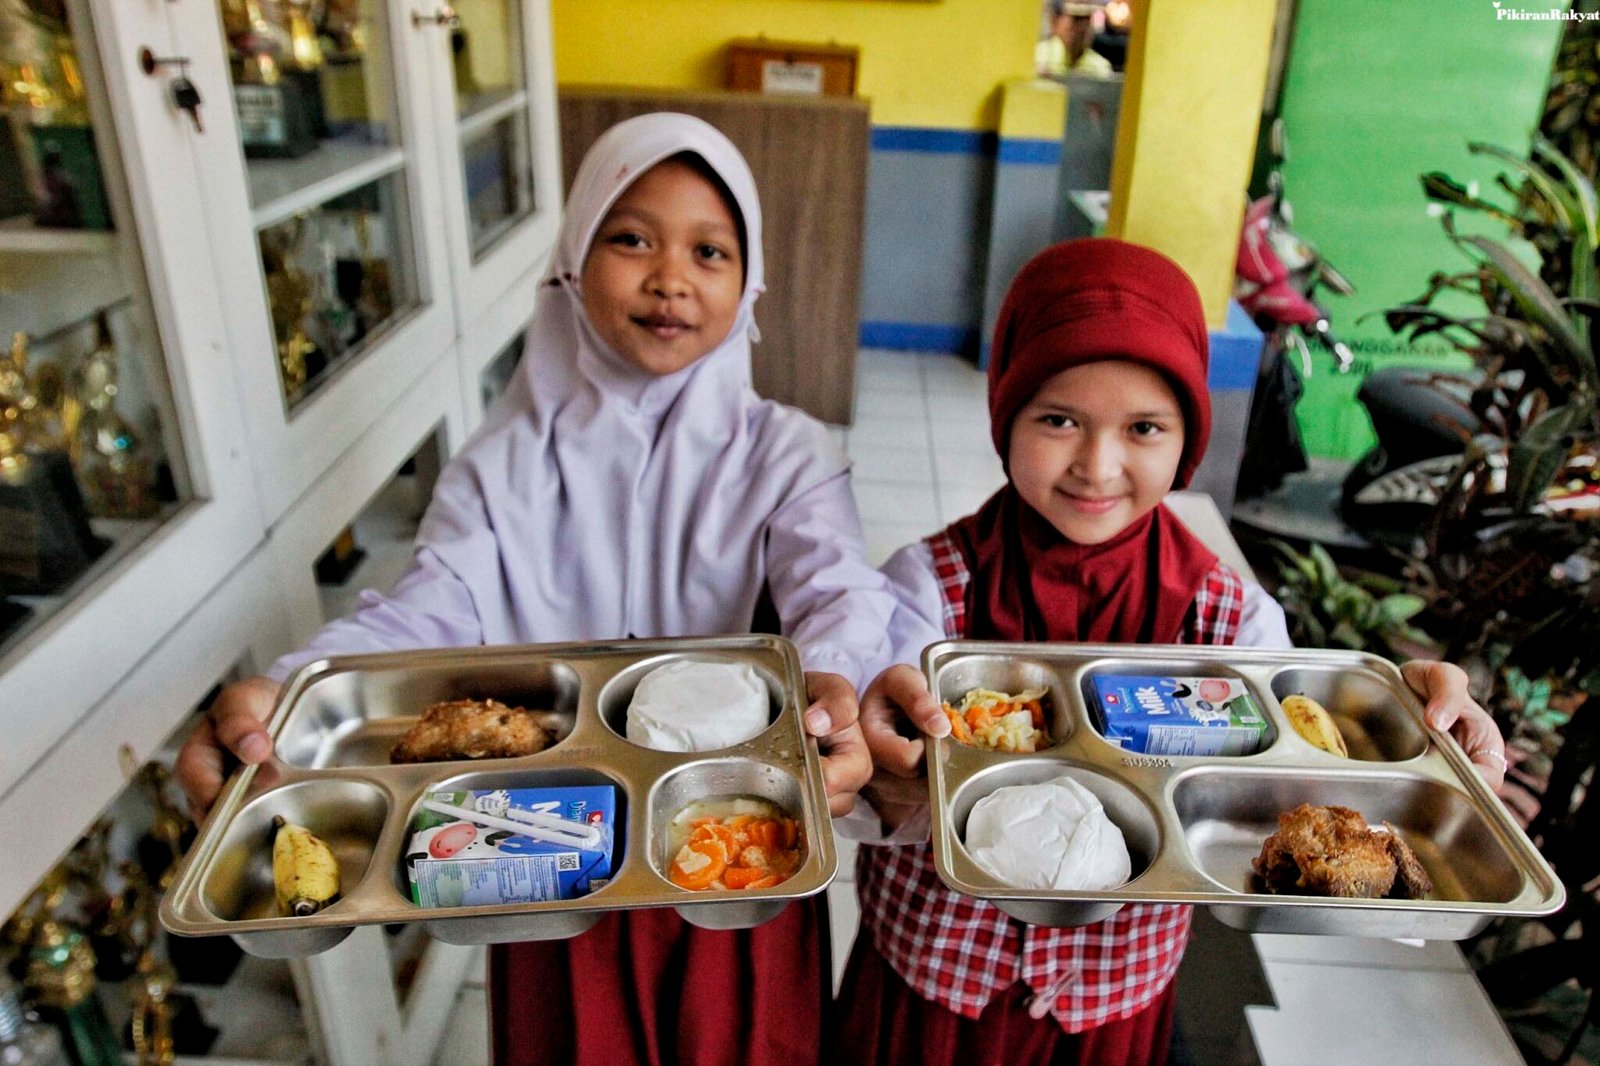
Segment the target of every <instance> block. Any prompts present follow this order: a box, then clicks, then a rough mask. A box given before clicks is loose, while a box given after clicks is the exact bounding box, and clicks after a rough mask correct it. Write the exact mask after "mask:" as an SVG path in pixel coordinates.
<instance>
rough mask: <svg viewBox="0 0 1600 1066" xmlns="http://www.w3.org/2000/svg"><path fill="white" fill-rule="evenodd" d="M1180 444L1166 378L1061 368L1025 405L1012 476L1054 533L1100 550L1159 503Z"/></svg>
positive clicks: (1093, 367) (1112, 367)
mask: <svg viewBox="0 0 1600 1066" xmlns="http://www.w3.org/2000/svg"><path fill="white" fill-rule="evenodd" d="M1183 446H1184V422H1183V408H1182V407H1181V406H1180V405H1179V403H1178V397H1177V395H1176V394H1175V393H1174V392H1173V391H1172V387H1171V386H1170V385H1168V384H1167V381H1166V379H1165V378H1163V377H1162V376H1161V375H1160V374H1159V373H1157V372H1156V371H1154V370H1151V369H1150V368H1149V367H1147V366H1143V365H1140V364H1138V363H1129V362H1123V361H1120V360H1101V361H1099V362H1094V363H1084V364H1083V365H1081V366H1075V367H1072V368H1071V369H1068V370H1063V371H1062V372H1061V373H1059V374H1057V375H1056V376H1055V377H1053V378H1051V379H1049V380H1048V381H1046V382H1045V383H1044V385H1043V387H1041V388H1040V389H1039V391H1038V393H1037V394H1035V395H1034V397H1033V399H1032V400H1030V401H1029V402H1028V403H1027V405H1026V406H1024V407H1023V408H1022V410H1021V411H1020V412H1019V413H1018V414H1017V417H1016V421H1015V422H1013V423H1012V426H1011V444H1010V455H1009V462H1008V470H1009V473H1010V475H1011V483H1012V484H1013V485H1015V486H1016V487H1017V492H1018V493H1019V494H1021V496H1022V498H1023V500H1025V501H1027V503H1028V505H1029V506H1030V507H1032V508H1033V509H1034V510H1035V511H1038V512H1039V513H1040V514H1041V515H1043V516H1044V517H1045V519H1046V520H1048V521H1049V523H1050V524H1051V525H1052V526H1054V527H1055V529H1056V532H1058V533H1060V534H1061V535H1062V536H1063V537H1066V538H1067V539H1068V540H1070V541H1072V542H1073V543H1075V544H1102V543H1104V542H1105V541H1108V540H1110V539H1111V538H1112V537H1114V536H1116V535H1117V534H1118V533H1120V532H1122V531H1123V530H1124V529H1126V528H1127V527H1128V526H1129V525H1130V524H1132V523H1133V522H1134V521H1135V520H1137V519H1139V518H1141V517H1143V516H1144V515H1145V514H1146V513H1147V512H1149V511H1151V510H1153V509H1154V508H1155V506H1156V505H1157V504H1159V503H1160V502H1161V500H1162V497H1164V496H1165V495H1166V494H1167V492H1168V490H1170V489H1171V488H1172V482H1173V479H1174V478H1175V477H1176V476H1177V473H1178V462H1179V460H1181V459H1182V458H1183Z"/></svg>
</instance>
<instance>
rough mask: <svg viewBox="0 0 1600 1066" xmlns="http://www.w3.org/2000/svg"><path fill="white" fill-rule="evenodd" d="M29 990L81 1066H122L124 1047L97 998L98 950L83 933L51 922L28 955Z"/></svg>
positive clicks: (47, 921) (43, 1016) (44, 924)
mask: <svg viewBox="0 0 1600 1066" xmlns="http://www.w3.org/2000/svg"><path fill="white" fill-rule="evenodd" d="M27 985H28V988H29V989H30V990H31V991H32V993H33V997H34V1002H35V1003H36V1004H37V1005H38V1008H39V1017H40V1018H41V1019H42V1020H44V1021H47V1022H50V1023H52V1024H54V1025H55V1026H56V1027H57V1028H58V1029H60V1030H61V1038H62V1041H63V1042H64V1043H65V1044H66V1045H67V1048H68V1051H69V1054H70V1055H71V1057H72V1060H73V1062H75V1063H77V1064H78V1066H121V1064H122V1042H121V1041H120V1040H119V1039H117V1033H116V1030H115V1029H113V1028H112V1026H111V1022H110V1020H109V1019H107V1018H106V1012H105V1009H104V1008H103V1007H101V1005H100V999H99V997H98V996H97V995H96V994H95V976H94V951H93V950H92V949H91V948H90V947H89V942H88V941H87V940H85V939H84V936H83V933H82V932H80V931H79V930H77V929H74V928H73V927H72V926H70V925H67V924H65V923H63V922H60V921H58V920H56V919H55V918H46V919H45V920H44V921H43V922H42V923H40V925H39V929H38V931H37V933H35V935H34V939H33V948H32V950H31V951H30V952H29V953H28V975H27Z"/></svg>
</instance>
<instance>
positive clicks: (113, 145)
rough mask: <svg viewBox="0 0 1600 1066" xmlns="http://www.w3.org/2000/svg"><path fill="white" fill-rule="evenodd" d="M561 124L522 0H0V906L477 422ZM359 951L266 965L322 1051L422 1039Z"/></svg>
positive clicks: (315, 604) (405, 1008) (549, 205)
mask: <svg viewBox="0 0 1600 1066" xmlns="http://www.w3.org/2000/svg"><path fill="white" fill-rule="evenodd" d="M559 148H560V143H559V136H558V132H557V117H556V106H555V85H554V67H553V60H552V56H551V42H550V16H549V2H548V0H456V2H454V3H453V4H450V5H446V4H444V3H442V2H439V0H420V2H419V3H414V4H404V5H401V4H389V3H384V2H382V0H0V734H3V735H4V736H5V738H6V739H5V743H4V744H0V852H3V853H4V854H5V855H6V856H7V861H6V863H5V864H3V868H0V921H4V919H5V917H6V916H7V915H8V914H13V913H16V912H18V909H19V908H21V907H23V906H24V905H25V904H27V903H28V901H30V900H35V901H37V898H38V890H39V886H40V885H41V884H46V883H49V881H50V877H51V876H52V874H53V873H54V872H55V871H57V870H58V868H59V864H60V863H61V861H62V859H63V857H64V856H66V854H67V853H68V851H69V849H72V848H73V846H74V844H75V842H78V841H79V840H80V838H81V837H83V835H84V834H85V833H86V832H88V831H89V829H90V827H91V826H93V825H96V824H97V820H98V819H99V818H100V817H101V815H102V812H104V811H105V810H107V809H108V807H109V806H111V805H113V804H114V803H115V802H116V801H117V799H118V797H119V795H123V794H124V793H125V792H126V790H127V787H128V782H129V780H130V779H131V777H132V776H133V775H134V774H135V773H136V771H137V770H138V768H139V767H140V766H141V765H146V764H149V763H150V762H151V761H152V760H157V761H159V760H160V759H162V758H166V759H167V760H168V761H170V757H171V754H172V751H173V738H174V737H181V735H183V734H184V733H185V732H187V730H188V729H189V728H191V727H192V724H193V717H192V716H193V714H194V709H195V708H196V707H197V706H200V705H202V704H203V702H204V700H205V698H206V694H207V693H208V691H210V690H212V689H213V687H214V685H215V684H217V683H218V682H219V680H222V679H225V678H228V677H232V676H241V675H245V674H248V673H251V672H255V671H258V670H260V669H262V668H264V667H265V666H266V665H267V664H268V663H270V662H271V660H272V658H274V657H275V656H276V655H278V654H281V653H283V652H285V651H287V650H290V649H291V648H292V647H294V646H296V645H297V644H298V643H300V642H301V641H303V640H304V639H305V638H306V637H308V636H309V635H310V633H311V632H312V631H314V630H315V629H316V628H317V627H318V626H320V625H321V624H322V622H323V621H325V620H326V617H327V614H328V611H329V610H330V607H329V602H330V601H329V600H328V598H327V597H326V596H325V595H324V594H323V591H322V590H320V589H319V585H318V580H319V577H318V575H319V573H320V574H321V576H322V579H323V580H324V581H330V580H343V579H347V578H348V577H349V570H350V569H351V568H352V567H354V566H355V565H356V564H357V563H358V562H359V561H360V559H361V553H360V551H359V546H358V545H357V544H356V543H355V542H356V539H357V538H358V537H359V535H360V530H361V529H362V526H361V525H360V523H359V522H358V521H357V520H358V518H359V517H360V515H361V514H362V513H363V511H364V510H365V509H366V507H367V504H368V502H369V501H372V500H373V499H375V498H378V497H380V496H381V495H382V494H383V493H384V492H385V491H386V486H389V485H391V484H392V483H393V481H394V479H395V477H396V472H397V471H399V470H401V469H402V467H403V468H404V471H405V473H404V476H406V477H412V476H418V475H413V474H412V473H410V472H411V471H413V470H418V469H420V470H422V472H423V473H422V475H420V476H423V477H425V476H427V474H428V472H429V471H434V470H436V469H437V466H438V464H439V463H440V462H442V461H443V460H444V459H446V458H448V456H449V454H450V453H451V452H452V451H454V450H455V449H456V448H458V447H459V446H460V444H461V442H462V441H463V440H464V439H465V438H466V436H467V434H468V433H469V432H470V431H471V429H472V428H473V427H474V426H475V425H476V424H477V423H478V421H479V420H480V419H481V417H482V413H483V410H484V406H485V404H486V403H487V399H486V397H487V396H489V395H490V394H491V393H492V391H493V390H492V388H491V387H490V383H491V382H493V381H497V380H500V379H502V378H503V376H504V374H505V365H506V360H507V355H506V353H507V352H510V351H514V350H516V346H517V339H518V337H519V336H520V334H521V331H522V330H523V329H524V328H525V326H526V324H527V319H528V316H529V314H530V313H531V309H532V307H533V303H534V301H533V295H534V292H535V290H536V288H537V282H538V275H539V272H540V270H541V269H542V267H543V265H544V263H545V262H546V260H547V257H548V255H549V252H550V249H551V246H552V244H553V242H554V239H555V234H556V229H557V226H558V222H559V217H560V210H561V193H562V189H561V171H560V167H559V158H558V154H559ZM163 753H165V754H164V755H163ZM114 865H115V864H113V866H114ZM3 950H5V949H4V946H3V944H0V951H3ZM390 950H391V949H390V947H389V946H387V945H386V944H385V942H384V937H383V935H382V934H375V935H374V937H373V938H368V939H367V940H365V941H364V942H363V941H360V938H352V942H351V947H350V948H349V950H348V951H346V950H345V949H343V948H341V949H340V951H336V952H330V953H329V954H328V956H326V957H319V958H318V959H316V960H314V961H313V962H311V963H310V964H307V965H301V964H296V968H295V980H294V984H295V987H296V988H298V989H299V990H300V992H301V995H302V998H303V999H306V1000H307V1002H306V1004H305V1010H304V1015H305V1017H306V1019H307V1023H308V1025H310V1026H311V1028H312V1030H313V1031H312V1032H311V1033H310V1046H311V1047H312V1048H313V1050H315V1051H316V1053H317V1054H318V1056H319V1057H320V1058H321V1059H323V1060H324V1061H328V1062H340V1063H358V1062H375V1061H380V1057H381V1055H380V1051H379V1048H382V1047H385V1046H386V1047H388V1048H389V1049H391V1050H392V1049H394V1048H397V1047H406V1048H408V1049H411V1050H408V1051H407V1052H406V1053H405V1056H406V1061H411V1060H412V1059H415V1060H416V1061H418V1062H421V1061H425V1057H426V1054H427V1053H428V1049H429V1048H430V1047H431V1045H430V1044H429V1040H430V1039H432V1038H433V1037H434V1036H435V1035H436V1034H435V1033H434V1030H437V1029H440V1027H441V1026H442V1018H443V1017H446V1016H447V1015H448V1011H443V1012H442V1013H441V1007H440V1000H439V995H433V996H431V997H430V996H429V995H427V994H423V992H425V991H426V990H427V989H428V988H429V987H431V988H432V989H433V990H434V991H435V992H440V990H441V989H445V988H447V987H448V986H449V985H450V983H451V982H452V981H454V982H456V983H459V980H460V976H461V974H462V973H463V972H464V969H465V967H466V965H467V963H466V961H465V955H463V954H461V953H460V952H450V951H439V952H436V953H433V955H432V956H430V957H428V958H426V959H424V960H423V961H422V962H420V963H417V964H415V965H411V964H408V965H407V966H405V967H401V966H398V965H397V964H395V963H394V962H393V960H391V959H390V958H389V954H390ZM378 956H382V958H381V959H379V958H378ZM396 969H407V970H408V971H410V972H415V973H416V974H417V975H418V976H417V978H416V981H417V982H420V984H418V983H413V984H412V986H411V987H412V991H411V993H410V994H409V995H408V996H407V997H406V999H405V1002H404V1004H403V1005H402V1004H401V1002H400V998H399V996H398V994H397V993H396V991H395V989H394V987H393V985H392V983H390V982H389V981H388V975H389V974H391V973H392V972H393V971H394V970H396ZM375 975H376V976H375ZM333 988H338V989H339V999H338V1002H337V1007H338V1009H336V1010H335V1009H318V1006H317V1004H316V1003H315V1002H313V1001H314V1000H315V999H317V998H320V997H321V995H322V992H321V990H326V989H333ZM419 990H422V991H419ZM440 994H441V995H442V992H440ZM384 1054H387V1053H384ZM391 1059H392V1055H391Z"/></svg>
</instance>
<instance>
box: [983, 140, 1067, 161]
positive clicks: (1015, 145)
mask: <svg viewBox="0 0 1600 1066" xmlns="http://www.w3.org/2000/svg"><path fill="white" fill-rule="evenodd" d="M998 158H999V160H1000V162H1002V163H1042V164H1045V165H1047V166H1052V167H1055V166H1060V165H1061V142H1060V141H1059V140H1046V139H1044V138H1042V137H1002V138H1000V151H999V156H998Z"/></svg>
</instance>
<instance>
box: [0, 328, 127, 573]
mask: <svg viewBox="0 0 1600 1066" xmlns="http://www.w3.org/2000/svg"><path fill="white" fill-rule="evenodd" d="M39 407H40V400H39V393H38V389H37V386H36V384H35V383H34V382H33V381H32V380H31V379H30V378H29V375H28V336H27V334H25V333H18V334H16V335H15V336H14V338H13V340H12V344H11V352H10V355H9V358H0V594H4V595H8V596H17V595H26V596H40V595H50V594H53V593H56V592H59V591H60V590H61V589H62V588H64V587H65V586H66V585H67V583H68V582H70V581H72V579H74V578H75V577H77V576H78V575H79V574H81V573H83V571H84V570H86V569H88V567H89V564H90V563H92V562H94V560H95V559H96V558H98V557H99V556H100V553H101V552H103V551H104V550H105V548H106V543H105V542H104V541H102V540H101V539H100V538H99V537H97V536H95V534H94V531H93V530H92V529H90V528H89V513H88V510H87V508H86V507H85V506H84V502H83V496H82V495H81V494H80V492H79V491H78V483H77V481H76V479H75V478H74V477H73V473H72V461H71V459H70V458H69V456H68V454H67V452H66V451H65V450H60V449H50V448H38V447H36V446H35V442H34V441H33V440H32V439H31V438H30V427H31V426H32V425H36V424H37V421H38V417H39V416H38V414H37V412H38V410H39Z"/></svg>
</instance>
